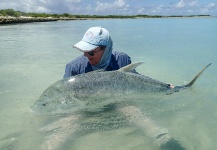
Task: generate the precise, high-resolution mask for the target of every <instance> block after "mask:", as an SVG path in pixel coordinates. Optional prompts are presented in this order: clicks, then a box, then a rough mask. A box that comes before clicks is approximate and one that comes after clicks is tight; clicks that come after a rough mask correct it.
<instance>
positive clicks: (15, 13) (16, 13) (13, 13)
mask: <svg viewBox="0 0 217 150" xmlns="http://www.w3.org/2000/svg"><path fill="white" fill-rule="evenodd" d="M0 16H12V17H20V16H25V17H41V18H48V17H52V18H69V19H70V18H71V19H73V18H75V19H79V18H80V19H82V18H87V19H88V18H95V19H103V18H122V19H127V18H165V17H209V16H210V15H191V16H158V15H156V16H150V15H132V16H128V15H127V16H123V15H106V16H104V15H72V14H68V13H63V14H45V13H25V12H21V11H15V10H13V9H4V10H0Z"/></svg>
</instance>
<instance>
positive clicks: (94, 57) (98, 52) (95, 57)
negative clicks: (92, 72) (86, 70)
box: [84, 47, 104, 66]
mask: <svg viewBox="0 0 217 150" xmlns="http://www.w3.org/2000/svg"><path fill="white" fill-rule="evenodd" d="M103 53H104V50H102V49H101V48H100V47H97V48H96V49H94V50H92V51H91V52H84V56H86V57H87V58H88V59H89V62H90V64H91V65H93V66H94V65H97V64H98V63H99V62H100V60H101V58H102V55H103Z"/></svg>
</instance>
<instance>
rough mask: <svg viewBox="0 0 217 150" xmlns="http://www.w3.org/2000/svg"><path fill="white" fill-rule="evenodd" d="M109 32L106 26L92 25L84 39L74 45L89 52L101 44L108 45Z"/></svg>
mask: <svg viewBox="0 0 217 150" xmlns="http://www.w3.org/2000/svg"><path fill="white" fill-rule="evenodd" d="M109 38H110V35H109V32H108V30H106V29H105V28H101V27H91V28H89V29H88V30H87V32H86V33H85V34H84V36H83V38H82V40H81V41H80V42H78V43H77V44H75V45H74V46H73V47H74V48H77V49H78V50H80V51H82V52H89V51H92V50H94V49H95V48H97V47H99V46H107V45H108V44H109Z"/></svg>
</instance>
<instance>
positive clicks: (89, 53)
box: [87, 49, 102, 56]
mask: <svg viewBox="0 0 217 150" xmlns="http://www.w3.org/2000/svg"><path fill="white" fill-rule="evenodd" d="M100 50H102V49H99V50H98V51H95V50H92V51H89V52H87V53H88V55H90V56H94V54H95V53H98V52H99V51H100Z"/></svg>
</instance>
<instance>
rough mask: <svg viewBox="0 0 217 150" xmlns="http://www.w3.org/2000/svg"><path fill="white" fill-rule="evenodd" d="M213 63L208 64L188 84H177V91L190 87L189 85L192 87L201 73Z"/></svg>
mask: <svg viewBox="0 0 217 150" xmlns="http://www.w3.org/2000/svg"><path fill="white" fill-rule="evenodd" d="M211 64H212V63H210V64H208V65H206V66H205V67H204V68H203V69H202V70H201V71H200V72H199V73H198V74H197V75H196V76H195V77H194V78H193V79H192V80H191V82H189V83H188V84H186V85H182V86H175V88H174V89H175V91H176V90H177V91H179V89H184V88H188V87H191V86H192V85H193V84H194V82H195V81H196V80H197V79H198V78H199V77H200V75H201V74H202V73H203V72H204V71H205V70H206V69H207V68H208V67H209V66H210V65H211Z"/></svg>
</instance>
